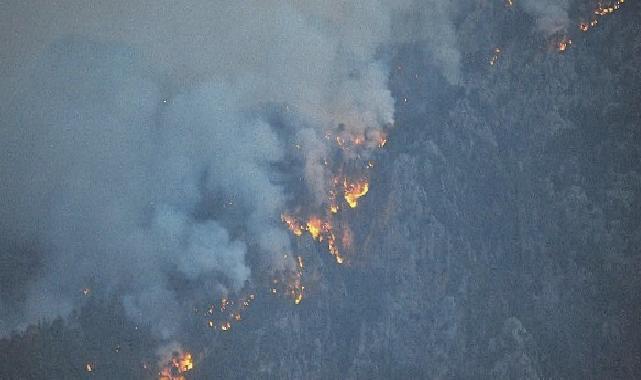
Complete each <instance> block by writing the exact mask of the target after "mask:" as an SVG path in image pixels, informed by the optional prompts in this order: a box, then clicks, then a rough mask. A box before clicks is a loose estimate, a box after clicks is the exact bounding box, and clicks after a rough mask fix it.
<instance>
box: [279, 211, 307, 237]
mask: <svg viewBox="0 0 641 380" xmlns="http://www.w3.org/2000/svg"><path fill="white" fill-rule="evenodd" d="M281 220H282V221H283V222H284V223H285V224H287V228H288V229H289V230H290V231H291V232H292V233H293V234H294V235H296V236H301V235H302V234H303V230H304V229H305V227H304V226H303V225H301V224H300V223H299V222H298V221H297V220H296V218H295V217H293V216H291V215H287V214H283V215H281Z"/></svg>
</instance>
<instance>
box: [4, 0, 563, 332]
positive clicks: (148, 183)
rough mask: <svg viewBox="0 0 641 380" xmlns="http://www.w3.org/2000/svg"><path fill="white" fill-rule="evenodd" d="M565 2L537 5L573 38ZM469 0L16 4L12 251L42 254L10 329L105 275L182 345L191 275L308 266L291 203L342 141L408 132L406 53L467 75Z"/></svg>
mask: <svg viewBox="0 0 641 380" xmlns="http://www.w3.org/2000/svg"><path fill="white" fill-rule="evenodd" d="M564 4H565V3H564V2H561V3H555V4H554V5H549V6H546V5H544V3H541V2H533V1H527V2H526V1H523V4H522V7H523V9H524V10H525V11H526V12H528V13H529V14H531V15H532V16H533V17H534V19H535V20H536V21H535V22H536V26H535V27H537V28H540V29H541V30H542V31H544V32H545V33H554V32H557V31H559V30H561V29H563V28H564V27H565V24H566V23H567V16H563V14H564V13H563V11H565V8H567V7H566V6H565V5H564ZM465 6H466V2H465V1H463V2H459V3H455V2H441V1H410V0H403V1H364V0H362V1H361V0H359V1H351V2H343V1H334V0H327V1H291V2H286V1H269V2H265V1H242V2H223V1H213V2H212V1H190V2H188V3H187V2H176V1H165V0H161V1H158V0H155V1H149V0H145V1H138V2H130V1H120V0H119V1H110V2H86V1H74V0H63V1H57V2H51V1H41V0H36V1H29V2H3V3H2V4H0V20H1V22H0V44H1V45H2V47H3V48H2V49H0V50H1V52H0V59H1V60H2V64H1V65H2V69H1V72H0V74H1V75H2V78H1V84H2V89H3V90H2V92H1V93H0V112H1V114H2V122H1V123H2V124H1V125H0V139H1V141H2V156H1V158H0V192H1V194H2V198H1V202H2V204H1V210H2V215H1V218H0V233H1V234H2V236H3V245H4V246H3V247H2V250H3V253H2V254H3V255H8V254H9V253H7V252H10V251H11V252H13V253H12V254H15V252H16V250H17V252H19V254H24V255H29V254H33V251H36V252H37V257H38V262H37V263H35V264H34V266H33V268H32V270H30V271H25V273H21V274H19V275H17V276H16V277H17V278H19V281H17V282H16V286H18V287H19V291H15V290H13V291H12V292H13V293H11V294H13V295H15V294H20V295H23V296H24V297H20V300H19V301H16V300H15V299H12V297H11V295H8V294H9V292H7V291H6V290H5V289H3V292H2V293H0V297H2V298H0V310H1V311H0V332H2V333H8V332H9V331H11V330H13V329H16V328H23V327H24V326H25V325H27V324H30V323H34V322H37V321H38V320H40V319H41V318H53V317H55V316H65V315H67V314H68V313H70V312H71V310H73V309H74V307H75V306H76V304H77V302H78V298H79V292H80V290H81V289H83V288H84V287H89V286H90V287H92V288H96V289H100V291H101V292H103V293H107V294H115V295H117V296H118V297H119V298H120V299H121V300H122V302H123V303H124V305H125V307H126V310H127V313H128V315H129V316H130V317H131V318H132V319H134V320H136V321H142V322H145V321H150V320H154V321H155V323H154V326H155V329H156V330H157V333H158V334H160V335H161V336H162V337H165V338H168V337H171V336H173V335H175V334H176V333H177V332H178V331H179V329H180V326H179V325H180V320H181V318H182V315H183V313H184V311H183V310H184V309H185V307H184V306H185V305H184V304H183V303H184V300H182V299H181V298H180V297H178V295H177V293H176V290H175V289H173V287H172V285H171V284H170V277H171V276H180V277H182V278H185V279H187V280H189V281H194V282H197V283H198V284H199V285H200V286H199V289H200V290H199V291H201V292H202V293H203V294H209V295H212V294H225V293H227V292H233V291H238V290H240V289H242V288H243V287H244V286H247V285H248V284H249V283H251V281H252V276H253V274H254V273H256V272H272V271H277V270H282V269H283V268H284V267H286V266H288V265H291V263H288V262H283V260H282V259H281V257H282V255H283V253H287V252H289V251H290V250H291V247H290V241H289V236H288V234H287V231H286V230H285V229H284V228H283V226H282V225H281V222H280V214H281V213H282V212H283V210H285V208H286V206H287V205H289V204H292V203H295V202H296V199H297V197H299V196H301V192H302V193H305V194H306V196H307V198H306V199H311V203H318V202H321V199H322V198H323V197H324V195H325V194H326V191H327V189H326V188H325V186H326V183H327V182H328V181H327V178H328V176H329V173H328V172H327V169H326V168H325V167H324V166H323V165H322V164H321V163H322V159H323V157H325V156H326V155H327V151H328V149H329V148H328V146H327V143H326V141H325V139H324V132H325V131H326V130H328V129H332V128H335V127H336V126H337V125H339V124H340V125H343V126H344V127H345V128H347V129H348V130H349V131H353V132H355V133H366V134H368V135H375V134H376V133H378V132H377V131H379V130H380V129H381V128H383V127H385V126H390V125H393V124H394V107H395V101H394V99H393V98H392V96H391V92H390V90H389V89H388V83H387V82H388V76H389V71H390V67H389V51H390V50H391V49H392V48H393V47H394V46H395V45H396V44H400V43H406V42H413V43H421V44H423V45H424V46H425V51H427V52H428V53H427V54H428V57H426V59H429V60H431V61H432V62H433V63H434V65H435V67H437V68H438V69H439V70H440V75H442V76H443V77H444V78H445V79H446V80H447V81H448V82H449V83H450V84H453V85H458V84H459V82H460V61H461V54H460V52H459V49H458V48H457V45H458V41H457V36H456V28H457V25H456V23H455V20H456V18H457V17H458V15H459V14H460V13H461V12H463V11H464V9H465ZM519 6H520V5H519ZM553 7H558V8H559V9H560V11H554V12H553V11H552V9H551V8H553ZM559 15H560V16H559ZM426 91H429V89H426ZM274 110H276V111H274ZM274 113H276V114H277V117H276V119H277V120H278V121H277V122H276V121H274V117H273V115H274ZM296 144H298V145H300V146H302V149H301V151H296V150H295V149H294V148H293V147H294V146H295V145H296ZM364 154H365V155H366V154H367V152H365V153H364ZM291 161H296V162H297V163H298V165H295V166H293V167H294V169H292V172H289V173H285V174H284V173H282V170H279V169H277V168H278V167H283V166H285V167H287V165H291ZM301 182H302V183H303V185H302V190H301V188H300V185H298V187H297V186H294V184H300V183H301ZM16 247H18V248H16ZM25 247H34V248H33V250H27V249H25ZM251 258H253V259H251ZM250 262H251V263H254V264H253V265H250Z"/></svg>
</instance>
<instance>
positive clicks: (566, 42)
mask: <svg viewBox="0 0 641 380" xmlns="http://www.w3.org/2000/svg"><path fill="white" fill-rule="evenodd" d="M570 45H572V40H571V39H569V38H563V39H562V40H561V41H559V43H558V45H557V50H558V51H559V53H564V52H565V51H567V50H568V49H569V48H570Z"/></svg>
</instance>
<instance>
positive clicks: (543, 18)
mask: <svg viewBox="0 0 641 380" xmlns="http://www.w3.org/2000/svg"><path fill="white" fill-rule="evenodd" d="M518 4H521V6H522V7H523V9H524V10H525V11H526V12H527V13H529V14H530V15H532V17H534V19H535V20H536V26H537V29H539V30H540V31H542V32H543V33H545V34H546V35H548V36H549V35H553V34H555V33H559V32H562V31H565V30H567V28H568V26H569V24H570V18H569V16H568V8H569V6H570V4H569V1H568V0H522V1H519V2H518Z"/></svg>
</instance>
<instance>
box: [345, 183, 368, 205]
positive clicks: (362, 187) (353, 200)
mask: <svg viewBox="0 0 641 380" xmlns="http://www.w3.org/2000/svg"><path fill="white" fill-rule="evenodd" d="M343 187H344V189H345V201H346V202H347V204H348V205H349V207H351V208H356V207H357V206H358V199H359V198H361V197H362V196H364V195H365V194H367V191H369V183H368V182H367V180H366V179H362V180H360V181H356V182H351V181H350V180H349V179H348V178H347V177H346V178H345V180H344V182H343Z"/></svg>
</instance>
